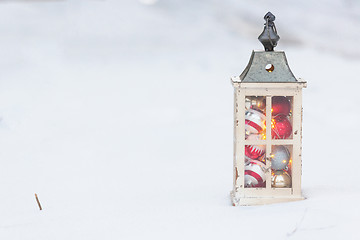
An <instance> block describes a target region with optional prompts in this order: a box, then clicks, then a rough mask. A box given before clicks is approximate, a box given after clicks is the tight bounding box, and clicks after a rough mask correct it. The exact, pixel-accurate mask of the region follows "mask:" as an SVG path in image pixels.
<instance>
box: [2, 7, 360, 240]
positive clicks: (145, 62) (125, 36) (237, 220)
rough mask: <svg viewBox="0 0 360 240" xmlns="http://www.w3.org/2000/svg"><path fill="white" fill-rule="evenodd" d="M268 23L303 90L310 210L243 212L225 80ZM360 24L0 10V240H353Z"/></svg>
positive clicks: (298, 17) (304, 205)
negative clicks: (235, 195)
mask: <svg viewBox="0 0 360 240" xmlns="http://www.w3.org/2000/svg"><path fill="white" fill-rule="evenodd" d="M145 3H148V4H145ZM152 3H154V4H152ZM270 3H271V4H270ZM269 10H270V11H272V12H273V13H274V14H275V15H276V16H277V19H276V24H277V28H278V31H279V35H280V37H281V40H280V42H279V46H278V48H277V49H279V50H280V49H284V50H286V53H287V57H288V61H289V64H290V67H291V68H292V70H293V72H294V74H295V76H297V77H301V78H303V79H305V80H306V81H308V88H307V89H305V90H304V98H303V99H304V124H303V125H304V128H303V130H304V138H303V145H304V146H303V192H304V195H305V196H306V197H307V200H305V201H301V202H294V203H286V204H275V205H267V206H257V207H238V208H234V207H232V206H231V205H230V199H229V191H230V190H231V188H232V139H233V136H232V112H233V89H232V86H231V84H230V80H229V77H230V76H232V75H239V74H240V73H241V72H242V70H243V69H244V68H245V66H246V64H247V62H248V60H249V57H250V54H251V51H252V49H261V45H260V43H259V42H258V41H257V36H258V35H259V34H260V33H261V31H262V24H263V19H262V17H263V15H264V14H265V13H266V12H267V11H269ZM359 24H360V2H359V1H355V0H352V1H351V0H347V1H345V0H343V1H340V0H338V1H335V0H332V1H325V0H319V1H316V2H314V1H301V2H299V1H284V0H281V1H250V0H249V1H241V2H240V1H235V0H226V1H215V0H212V1H211V0H210V1H204V0H198V1H190V0H183V1H180V0H168V1H166V0H159V1H154V0H153V1H150V0H142V1H126V0H118V1H115V0H113V1H105V0H103V1H100V0H98V1H95V0H94V1H90V0H88V1H85V0H84V1H80V0H71V1H50V2H46V1H38V2H33V3H27V2H26V1H25V2H24V1H23V2H12V1H0V32H1V36H0V56H2V58H1V59H0V69H1V74H0V118H1V121H0V189H1V190H0V239H6V240H15V239H19V240H24V239H36V240H49V239H51V240H56V239H74V240H75V239H76V240H78V239H86V240H88V239H225V237H230V238H239V239H240V238H241V239H360V234H359V233H358V231H357V227H358V225H359V224H360V207H359V204H358V199H359V198H360V186H359V184H358V172H359V169H360V161H359V160H360V159H359V157H358V153H357V152H356V151H355V150H356V149H358V148H359V144H360V138H359V137H358V136H359V129H358V128H357V125H356V121H357V120H358V119H359V117H360V113H359V111H358V109H359V100H358V98H357V97H358V87H359V86H360V84H359V77H358V76H359V75H358V69H359V67H360V50H359V47H358V45H357V43H358V39H360V33H359V31H358V29H359V28H358V26H359ZM34 193H37V194H38V195H39V198H40V201H41V203H42V205H43V208H44V210H43V211H39V210H38V207H37V205H36V202H35V198H34Z"/></svg>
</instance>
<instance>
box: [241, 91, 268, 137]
mask: <svg viewBox="0 0 360 240" xmlns="http://www.w3.org/2000/svg"><path fill="white" fill-rule="evenodd" d="M265 112H266V97H264V96H246V97H245V139H249V140H262V139H266V117H265Z"/></svg>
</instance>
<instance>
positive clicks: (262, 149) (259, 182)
mask: <svg viewBox="0 0 360 240" xmlns="http://www.w3.org/2000/svg"><path fill="white" fill-rule="evenodd" d="M265 157H266V145H245V171H244V186H245V187H246V188H265V187H266V183H265V182H266V181H265V179H266V177H265V173H266V164H265Z"/></svg>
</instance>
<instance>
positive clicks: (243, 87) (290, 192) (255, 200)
mask: <svg viewBox="0 0 360 240" xmlns="http://www.w3.org/2000/svg"><path fill="white" fill-rule="evenodd" d="M232 83H233V86H234V168H233V174H234V182H233V190H232V191H231V200H232V204H233V205H234V206H238V205H259V204H268V203H278V202H287V201H296V200H302V199H304V197H303V196H302V194H301V171H302V169H301V167H302V164H301V161H302V160H301V148H302V146H301V140H302V127H301V126H302V88H304V87H306V82H303V81H301V80H298V82H287V83H276V82H274V83H244V82H241V81H240V79H239V78H238V77H234V78H232ZM246 96H266V113H267V114H266V123H267V124H269V123H271V99H272V96H291V97H293V115H292V122H293V126H292V127H293V128H292V139H272V138H271V128H270V127H268V128H266V136H267V137H266V140H245V131H244V129H245V97H246ZM269 113H270V114H269ZM245 145H266V158H265V159H266V169H269V170H268V171H266V187H265V188H245V186H244V169H245V159H244V157H245V150H244V149H245ZM273 145H291V146H292V161H293V162H292V174H291V177H292V187H291V188H272V187H271V161H270V154H271V147H272V146H273Z"/></svg>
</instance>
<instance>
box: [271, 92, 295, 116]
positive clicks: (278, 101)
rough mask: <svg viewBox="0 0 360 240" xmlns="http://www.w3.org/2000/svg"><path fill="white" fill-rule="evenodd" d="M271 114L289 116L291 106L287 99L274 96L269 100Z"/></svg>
mask: <svg viewBox="0 0 360 240" xmlns="http://www.w3.org/2000/svg"><path fill="white" fill-rule="evenodd" d="M271 103H272V106H271V112H272V115H273V116H276V115H278V114H284V115H286V116H287V115H289V113H290V109H291V105H290V101H289V99H287V98H286V97H282V96H275V97H272V98H271Z"/></svg>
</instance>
